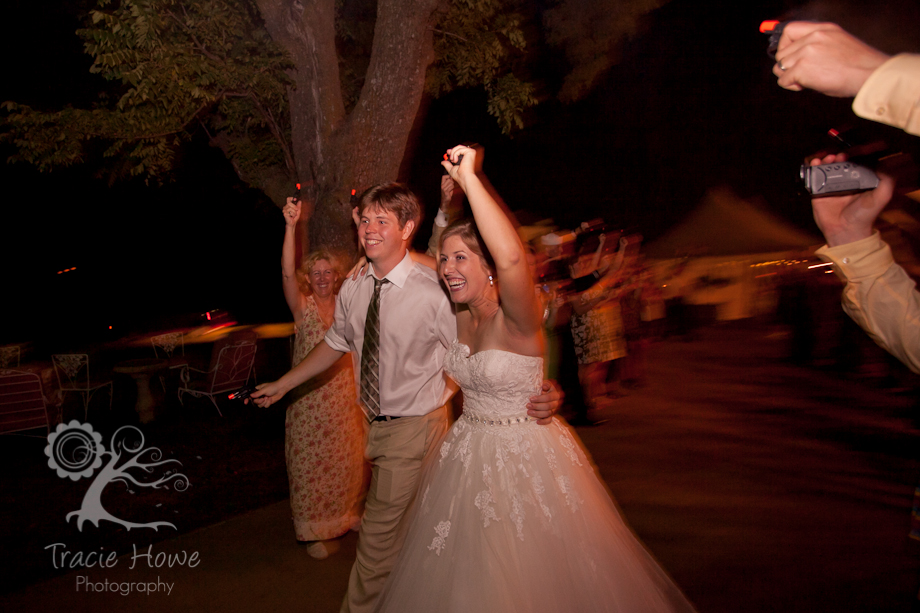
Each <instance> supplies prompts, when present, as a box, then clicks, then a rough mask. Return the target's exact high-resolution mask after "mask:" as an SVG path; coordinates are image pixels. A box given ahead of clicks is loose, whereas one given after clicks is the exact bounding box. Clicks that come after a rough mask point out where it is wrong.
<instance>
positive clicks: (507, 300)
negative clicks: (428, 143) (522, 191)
mask: <svg viewBox="0 0 920 613" xmlns="http://www.w3.org/2000/svg"><path fill="white" fill-rule="evenodd" d="M460 156H463V157H462V159H461V157H460ZM482 158H483V150H482V149H481V148H479V147H475V148H473V147H467V146H464V145H459V146H457V147H454V148H452V149H449V150H448V152H447V159H445V160H444V161H443V162H442V163H441V165H442V166H443V167H444V168H445V169H447V172H448V173H449V174H450V176H451V178H453V179H454V180H455V181H456V182H457V184H458V185H460V187H461V189H463V191H464V192H465V193H466V197H467V199H468V200H469V202H470V209H472V211H473V218H474V219H475V221H476V227H477V229H478V230H479V234H480V236H482V240H483V242H485V244H486V247H487V248H488V250H489V253H490V254H491V256H492V260H493V262H494V263H495V269H496V272H497V274H498V279H499V281H500V283H499V285H498V295H499V297H500V299H501V301H500V302H501V309H502V314H503V315H504V317H505V321H506V323H507V324H508V325H509V326H510V327H511V328H512V329H513V331H514V332H516V333H518V334H523V335H531V334H536V333H538V332H539V331H540V317H539V314H538V309H537V300H536V294H535V292H534V289H533V278H532V277H531V271H530V267H529V266H528V264H527V253H526V252H525V250H524V245H523V244H522V243H521V239H520V237H519V236H518V233H517V230H516V228H515V226H514V223H513V222H512V217H511V213H510V212H509V211H508V210H507V207H506V206H505V204H504V202H502V200H501V197H499V195H498V194H497V193H496V192H495V189H494V188H493V187H492V184H491V183H490V182H489V180H488V178H486V176H485V174H483V172H482ZM457 161H459V162H460V163H459V164H457V165H455V164H454V163H455V162H457Z"/></svg>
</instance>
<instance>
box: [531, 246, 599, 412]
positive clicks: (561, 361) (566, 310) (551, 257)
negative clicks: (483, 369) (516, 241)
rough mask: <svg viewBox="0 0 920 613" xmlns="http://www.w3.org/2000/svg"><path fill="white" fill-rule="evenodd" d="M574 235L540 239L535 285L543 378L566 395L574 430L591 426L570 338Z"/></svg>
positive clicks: (565, 403)
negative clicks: (540, 305)
mask: <svg viewBox="0 0 920 613" xmlns="http://www.w3.org/2000/svg"><path fill="white" fill-rule="evenodd" d="M574 241H575V235H574V234H573V233H571V232H551V233H549V234H545V235H543V236H542V237H540V241H539V245H538V249H537V253H536V270H537V284H538V286H539V287H540V289H541V291H542V292H543V293H544V295H545V298H544V299H545V300H546V307H545V309H544V320H543V328H544V334H545V337H546V359H545V361H544V366H545V369H544V370H545V376H546V378H547V379H553V380H555V381H557V382H558V383H559V385H560V387H561V388H562V391H563V392H564V393H565V400H564V401H563V412H564V414H565V416H566V417H567V419H568V420H569V423H570V424H572V425H574V426H589V425H594V422H593V421H592V420H591V419H589V417H588V404H587V402H586V400H585V397H584V395H583V394H582V387H581V381H580V380H579V378H578V358H577V357H576V355H575V343H574V339H573V337H572V327H571V317H572V306H571V304H569V301H568V297H569V295H570V293H571V288H572V279H571V277H570V275H569V262H570V261H571V258H572V255H573V252H572V250H573V248H574V244H575V243H574Z"/></svg>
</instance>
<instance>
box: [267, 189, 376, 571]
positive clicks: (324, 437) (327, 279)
mask: <svg viewBox="0 0 920 613" xmlns="http://www.w3.org/2000/svg"><path fill="white" fill-rule="evenodd" d="M283 212H284V219H285V222H286V228H285V234H284V246H283V248H282V258H281V272H282V279H283V285H284V295H285V298H286V299H287V303H288V306H289V307H290V308H291V313H292V314H293V315H294V323H295V328H296V331H297V333H296V337H295V341H294V361H293V363H294V364H297V363H299V362H300V361H301V360H303V358H304V356H306V355H307V353H309V352H310V350H311V349H313V347H314V346H315V345H316V344H317V343H319V342H321V341H322V340H323V336H324V335H325V334H326V330H327V329H328V328H329V326H330V325H332V319H333V315H334V313H335V290H336V289H337V288H338V281H339V277H340V275H339V273H338V271H337V270H336V268H335V266H334V259H333V258H332V256H330V254H328V253H326V252H324V251H316V252H313V253H311V254H310V255H309V256H308V257H307V259H306V261H305V262H304V266H303V268H302V269H301V270H297V271H295V266H294V259H295V256H294V253H295V227H296V225H297V220H298V219H299V218H300V212H301V205H300V203H299V202H295V201H294V200H293V199H288V202H287V204H286V205H285V207H284V211H283ZM284 429H285V437H284V455H285V460H286V463H287V472H288V482H289V484H290V490H291V512H292V515H293V520H294V532H295V534H296V536H297V541H298V542H300V543H304V544H306V545H307V553H308V554H309V555H310V556H312V557H314V558H317V559H324V558H326V557H328V556H329V555H330V554H332V553H334V552H335V551H336V550H337V549H338V541H337V540H336V539H338V537H340V536H342V535H343V534H345V533H346V532H348V530H349V529H351V528H352V527H356V526H357V525H359V524H360V521H361V508H362V506H363V501H364V493H365V491H366V478H365V475H366V466H365V462H364V438H365V428H364V422H363V420H362V419H361V414H360V409H359V408H358V406H357V404H356V402H355V390H354V375H353V374H352V366H351V356H344V357H343V358H342V359H341V360H340V361H339V363H338V364H336V365H335V366H334V367H332V368H330V369H329V370H327V371H326V373H325V374H324V375H323V376H321V377H316V378H315V379H312V380H311V381H309V382H308V383H305V384H304V385H302V386H300V387H299V388H297V389H296V390H294V397H293V399H292V402H291V404H290V406H288V409H287V415H286V418H285V424H284Z"/></svg>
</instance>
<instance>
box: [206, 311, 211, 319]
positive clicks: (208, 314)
mask: <svg viewBox="0 0 920 613" xmlns="http://www.w3.org/2000/svg"><path fill="white" fill-rule="evenodd" d="M205 315H206V316H207V318H208V321H211V312H210V311H208V312H207V313H205Z"/></svg>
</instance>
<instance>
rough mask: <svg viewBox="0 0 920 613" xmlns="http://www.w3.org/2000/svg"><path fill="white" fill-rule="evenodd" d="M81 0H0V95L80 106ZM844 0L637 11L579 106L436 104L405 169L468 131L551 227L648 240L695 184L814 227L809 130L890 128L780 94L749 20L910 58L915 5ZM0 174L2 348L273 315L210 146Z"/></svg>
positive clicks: (460, 97)
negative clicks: (524, 121) (807, 182)
mask: <svg viewBox="0 0 920 613" xmlns="http://www.w3.org/2000/svg"><path fill="white" fill-rule="evenodd" d="M88 4H89V3H88V0H58V1H56V2H53V3H38V2H34V1H25V0H7V2H6V3H5V7H4V8H5V14H6V19H5V20H4V21H5V25H4V26H3V28H4V30H5V31H4V36H3V42H2V44H3V45H4V49H3V51H4V54H3V57H5V58H6V62H5V69H4V78H3V80H2V82H0V100H16V101H18V102H24V103H29V104H33V105H35V106H43V105H56V104H61V103H71V104H74V105H82V104H86V103H88V102H89V101H90V100H91V99H92V95H90V94H89V92H90V91H91V89H92V85H93V83H94V79H95V78H96V77H94V76H92V75H89V74H88V73H87V68H88V66H89V64H90V59H89V57H88V56H86V55H84V54H83V53H82V48H81V45H80V41H79V40H78V39H77V37H76V36H75V35H74V34H73V31H74V30H75V29H76V27H78V25H79V21H78V15H79V14H80V10H81V7H85V6H87V5H88ZM861 4H862V5H866V3H858V2H852V1H850V2H846V1H842V0H841V1H830V0H828V1H825V2H813V3H810V4H807V5H803V4H802V3H800V2H782V1H761V2H748V3H741V2H737V1H729V0H713V1H710V2H701V1H698V0H697V1H694V0H673V1H672V2H670V3H669V4H667V5H666V6H665V7H663V8H662V9H660V10H658V11H656V12H655V13H654V14H652V15H651V16H650V17H649V19H648V20H647V23H646V27H645V28H644V31H643V32H642V34H641V36H638V37H636V38H635V39H634V40H633V41H631V42H630V43H628V44H627V45H626V46H625V47H624V51H623V60H622V62H621V63H620V64H619V65H618V66H616V67H614V68H613V69H612V70H611V71H610V73H609V74H608V75H607V76H606V78H605V79H604V80H603V82H602V83H601V84H600V85H599V86H598V87H597V88H596V90H595V91H594V92H593V93H592V94H591V95H590V96H589V97H588V98H587V99H586V100H584V101H582V102H579V103H577V104H574V105H569V106H563V105H561V104H559V103H556V102H554V101H552V100H548V101H546V102H544V103H543V104H542V105H541V106H540V107H538V108H537V109H535V110H534V111H533V112H532V113H531V115H530V117H529V119H530V123H529V125H528V127H527V128H526V129H525V130H524V131H523V132H522V133H519V134H517V135H515V137H514V138H512V139H507V138H503V137H501V136H500V135H499V134H498V132H497V129H496V128H495V126H494V122H493V120H492V119H491V118H489V117H488V116H487V115H486V114H485V111H484V104H483V97H482V95H481V94H478V93H471V92H466V93H463V92H461V93H459V94H456V95H451V96H449V97H447V98H444V99H441V100H438V101H435V102H433V103H432V105H431V107H430V110H429V115H428V119H427V122H426V124H425V126H424V128H423V130H422V133H421V135H420V138H419V143H418V147H417V150H416V155H415V157H414V163H413V165H412V171H411V172H412V176H411V177H410V181H411V183H413V184H414V185H415V186H416V187H417V188H418V190H419V191H420V193H421V194H422V196H423V197H424V199H425V200H426V202H428V204H429V208H432V207H435V206H436V196H437V181H438V177H439V176H440V167H439V166H438V165H437V160H438V158H439V156H440V153H441V152H442V151H443V150H444V149H445V148H446V147H448V146H450V145H453V144H455V143H457V142H461V141H469V140H474V141H477V142H480V143H482V144H483V145H485V146H486V149H487V157H486V166H485V169H486V172H487V173H488V174H489V176H490V178H491V179H492V181H493V182H494V183H495V185H496V187H497V188H498V189H499V191H500V192H501V193H502V195H503V196H504V197H505V199H506V201H507V202H508V204H509V205H510V206H511V207H512V208H513V209H529V210H531V211H534V212H535V213H539V214H542V215H545V216H552V217H554V218H556V219H557V221H558V222H560V223H562V224H563V225H566V226H572V225H574V224H577V223H578V222H579V221H581V220H584V219H589V218H593V217H603V218H604V219H605V220H607V221H608V222H609V223H612V224H614V225H618V226H620V227H632V228H636V229H638V230H640V231H641V232H643V234H645V235H646V237H647V238H654V237H655V236H656V235H658V234H660V233H662V232H663V231H665V230H666V229H667V228H668V227H670V226H671V225H672V224H674V223H677V222H678V221H679V220H680V219H681V218H682V217H683V216H684V215H686V214H687V213H688V212H689V211H690V210H691V209H692V208H693V206H694V205H695V204H696V203H698V202H699V199H700V198H701V196H702V195H703V194H704V193H705V191H706V190H707V189H708V188H711V187H714V186H717V185H730V186H732V187H733V188H734V189H735V191H736V192H738V193H739V194H740V195H742V196H744V197H746V198H762V199H763V201H764V202H765V203H766V204H767V205H768V206H769V207H770V209H771V210H773V211H774V212H775V213H777V214H778V215H781V216H782V217H784V218H786V219H787V220H789V221H791V222H793V223H795V224H797V225H799V226H801V227H803V228H805V229H806V230H809V231H811V232H816V229H815V228H814V226H813V223H812V222H811V215H810V209H809V207H808V203H807V201H806V200H803V199H802V198H801V197H800V196H797V195H796V193H795V181H794V179H795V177H796V174H797V169H798V165H799V164H800V163H801V160H802V158H803V157H804V156H806V155H808V154H810V153H812V152H814V151H816V150H818V149H821V148H827V147H829V146H831V145H832V143H831V142H830V141H829V139H828V138H827V137H826V136H825V133H826V131H827V130H828V129H829V128H831V127H837V128H840V127H845V126H853V127H854V128H855V129H856V130H857V133H862V134H864V135H865V138H867V139H872V138H880V137H881V138H886V139H888V140H891V141H898V140H906V139H905V138H904V137H903V135H901V134H900V133H899V132H897V131H895V130H890V129H885V128H883V127H880V126H877V125H875V124H870V123H869V122H864V121H862V120H859V119H857V118H855V116H853V115H852V113H851V111H850V109H849V101H847V100H834V99H830V98H826V97H823V96H820V95H817V94H814V93H798V94H797V93H792V92H786V91H784V90H782V89H780V88H779V87H777V86H776V84H775V79H774V77H773V76H772V74H771V72H770V68H771V62H770V60H769V59H768V58H767V56H766V53H765V47H766V40H765V37H763V36H762V35H761V34H759V32H758V31H757V27H758V25H759V23H760V22H761V21H762V20H764V19H769V18H777V17H780V18H781V17H784V16H789V15H796V16H800V17H805V18H809V17H811V18H820V19H834V20H836V21H838V22H839V23H841V24H842V25H844V27H846V28H847V29H849V30H850V31H852V32H854V33H856V34H857V35H859V36H861V37H863V38H865V39H866V40H868V41H869V42H871V43H872V44H874V45H876V46H878V47H879V48H881V49H882V50H884V51H887V52H896V51H899V50H920V41H918V36H917V34H916V33H915V32H913V31H912V28H914V27H915V25H916V24H917V23H920V8H918V4H920V3H918V2H916V1H907V0H898V1H893V2H886V3H878V4H876V5H874V6H871V8H863V9H859V8H858V7H859V6H860V5H861ZM61 7H63V8H61ZM854 7H855V8H854ZM36 23H38V24H42V26H41V33H40V34H39V35H36V33H35V28H34V27H33V24H36ZM906 146H908V147H909V146H911V145H910V143H909V142H908V143H907V145H906ZM0 177H2V181H3V185H4V187H5V188H6V197H5V198H4V204H5V206H4V217H3V220H4V221H3V226H4V232H3V234H4V241H3V243H2V244H3V247H2V249H3V251H2V253H0V257H2V261H3V262H4V265H5V267H6V272H7V274H5V275H4V276H5V277H7V278H8V279H10V280H11V281H12V285H13V286H14V287H17V288H18V289H19V291H18V292H16V294H17V295H16V297H15V298H13V299H12V300H11V297H10V296H7V300H6V303H7V305H8V306H9V307H10V309H11V311H12V315H13V318H12V319H13V320H15V321H16V322H17V323H16V324H15V325H12V326H11V325H9V324H6V325H4V327H3V329H2V331H0V344H2V343H5V342H21V341H24V340H27V339H29V338H30V336H31V334H32V333H33V332H32V330H42V331H44V332H45V333H47V334H49V335H50V336H52V337H59V338H61V339H64V338H65V337H66V336H67V335H66V334H65V333H64V331H65V330H74V329H80V330H94V331H97V330H104V329H105V328H106V327H107V325H110V324H111V325H115V326H116V330H115V332H114V334H118V333H119V332H124V331H126V330H128V329H132V328H133V329H137V328H142V327H146V326H148V325H153V324H159V325H163V326H168V325H169V324H170V322H175V323H176V324H178V323H181V322H180V321H179V318H177V317H176V314H178V313H194V312H201V311H203V310H206V309H210V308H225V309H228V310H230V311H232V312H234V314H236V315H237V316H238V318H240V319H243V320H246V319H256V318H257V319H263V320H264V319H278V320H281V319H287V318H288V317H289V314H288V313H287V310H286V307H285V305H284V301H283V297H282V294H281V291H280V283H278V277H279V275H278V274H277V269H278V258H279V255H280V245H281V236H282V232H283V225H282V221H281V216H280V214H279V213H278V211H277V210H276V209H275V208H273V206H272V205H271V203H268V202H266V201H264V199H260V198H259V197H258V196H257V195H256V194H255V193H254V192H253V191H252V190H246V189H245V188H243V187H241V186H237V185H234V183H235V181H234V177H233V174H232V172H231V171H230V170H229V167H228V165H227V164H225V163H224V162H223V161H222V159H221V158H220V156H219V155H218V154H216V153H215V152H214V151H211V150H208V149H207V148H199V149H195V150H193V151H192V152H191V153H189V154H188V155H187V156H186V157H185V159H184V160H183V165H182V169H181V171H180V173H179V178H178V181H177V182H176V183H175V184H172V185H169V186H167V187H164V188H144V187H143V186H142V185H140V184H137V183H122V184H117V185H115V186H112V187H109V186H108V185H106V184H105V183H104V182H102V181H99V180H96V179H93V178H92V172H91V171H90V170H89V169H85V168H77V169H65V170H63V171H60V172H55V173H52V174H50V175H48V174H46V175H41V174H38V173H36V172H35V171H33V170H32V169H30V168H28V167H26V166H22V165H17V166H5V165H4V166H0ZM72 266H77V270H76V271H74V272H72V273H67V274H64V275H57V274H56V273H57V271H58V270H61V269H64V268H69V267H72ZM7 286H8V287H9V286H10V285H9V284H8V285H7ZM155 320H156V321H155ZM5 321H7V322H9V321H11V319H9V318H7V319H6V320H5ZM62 342H63V341H62Z"/></svg>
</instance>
